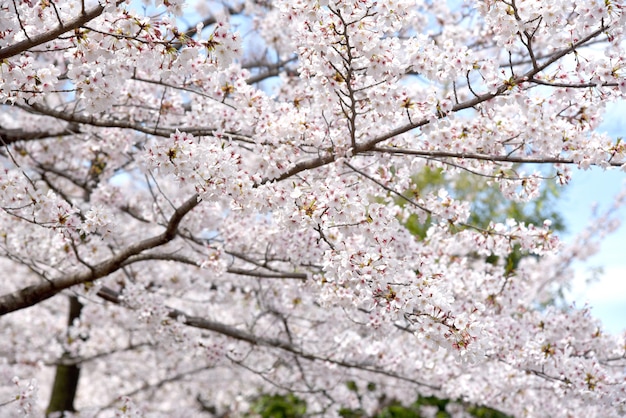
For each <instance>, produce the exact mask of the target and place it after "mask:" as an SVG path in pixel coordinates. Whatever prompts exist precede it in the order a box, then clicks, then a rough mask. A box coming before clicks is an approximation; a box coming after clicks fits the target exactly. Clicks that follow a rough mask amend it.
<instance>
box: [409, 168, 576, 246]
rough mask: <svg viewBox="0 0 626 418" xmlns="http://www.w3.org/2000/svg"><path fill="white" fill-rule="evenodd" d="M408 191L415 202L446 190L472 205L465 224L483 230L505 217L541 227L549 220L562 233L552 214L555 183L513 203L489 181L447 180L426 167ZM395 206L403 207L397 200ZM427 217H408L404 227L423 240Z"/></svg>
mask: <svg viewBox="0 0 626 418" xmlns="http://www.w3.org/2000/svg"><path fill="white" fill-rule="evenodd" d="M411 180H412V182H411V188H410V189H409V190H407V191H406V193H405V196H406V197H407V198H409V199H412V200H416V199H418V198H419V197H421V196H423V195H425V194H426V193H429V192H433V191H436V190H438V189H440V188H442V187H444V186H445V187H446V188H447V190H448V192H449V193H450V195H451V196H452V197H454V198H455V199H459V200H466V201H469V202H472V208H471V215H470V218H469V220H468V222H467V223H468V224H470V225H473V226H476V227H479V228H486V227H487V226H488V225H489V223H490V222H503V221H505V220H506V219H508V218H512V219H516V220H518V221H520V222H525V223H527V224H531V223H532V224H535V225H541V224H543V221H544V220H546V219H549V220H551V221H552V228H553V229H554V230H556V231H563V230H564V229H565V225H564V222H563V218H562V217H561V215H560V214H559V213H557V212H556V211H554V210H553V209H552V208H553V207H554V202H555V201H556V199H558V197H559V190H558V189H557V186H556V184H555V183H554V182H545V183H544V185H543V187H542V188H541V191H540V194H539V197H538V198H536V199H534V200H533V201H531V202H515V201H512V200H508V199H505V198H504V197H503V196H502V194H501V192H500V189H499V188H498V186H497V185H496V184H495V183H494V182H493V181H490V179H489V178H485V177H481V176H479V175H475V174H471V173H466V172H462V173H459V174H457V175H455V176H454V178H453V179H448V178H447V177H446V173H445V172H444V171H443V170H442V169H432V168H429V167H427V168H425V169H424V170H422V171H421V172H420V173H418V174H416V175H414V176H413V177H412V179H411ZM398 204H401V205H402V204H404V202H403V201H402V200H400V199H399V200H398ZM431 222H432V219H431V218H430V216H428V217H427V219H426V220H425V221H422V222H421V221H420V220H419V219H418V218H417V216H415V215H414V216H411V217H410V218H409V220H408V221H407V222H406V227H407V228H408V229H409V230H410V231H411V232H412V233H413V234H415V235H417V236H419V237H421V238H424V237H425V236H426V231H427V230H428V228H429V227H430V225H431Z"/></svg>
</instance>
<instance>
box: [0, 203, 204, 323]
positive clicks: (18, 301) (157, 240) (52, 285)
mask: <svg viewBox="0 0 626 418" xmlns="http://www.w3.org/2000/svg"><path fill="white" fill-rule="evenodd" d="M199 203H200V201H199V200H198V195H194V196H192V197H191V198H190V199H188V200H187V201H186V202H184V203H183V204H182V205H180V206H179V207H178V208H177V209H176V210H175V211H174V214H173V215H172V216H171V217H170V219H169V222H168V224H167V227H166V228H165V231H164V232H163V233H161V234H159V235H156V236H154V237H151V238H147V239H145V240H143V241H139V242H137V243H135V244H132V245H130V246H128V247H127V248H125V249H124V250H122V251H121V252H119V253H118V254H116V255H115V256H113V257H111V258H109V259H108V260H106V261H103V262H101V263H99V264H96V265H94V266H92V268H91V269H87V270H84V271H82V272H80V273H75V274H71V275H68V276H64V277H59V278H57V279H52V280H50V281H46V282H43V283H39V284H36V285H32V286H28V287H25V288H23V289H20V290H17V291H15V292H13V293H9V294H6V295H3V296H1V297H0V316H1V315H5V314H7V313H10V312H14V311H17V310H20V309H24V308H28V307H29V306H33V305H36V304H37V303H39V302H41V301H44V300H46V299H49V298H51V297H53V296H54V295H56V294H57V293H59V292H61V291H62V290H64V289H67V288H69V287H72V286H74V285H77V284H81V283H86V282H90V281H93V280H96V279H99V278H101V277H105V276H107V275H109V274H111V273H113V272H114V271H117V270H119V269H120V268H122V267H123V265H124V262H125V261H126V260H128V259H129V258H130V257H132V256H134V255H137V254H140V253H141V252H142V251H145V250H149V249H151V248H155V247H159V246H161V245H164V244H166V243H168V242H170V241H172V240H173V239H174V238H175V237H176V233H177V230H178V225H179V224H180V222H181V221H182V220H183V218H184V216H185V215H186V214H188V213H189V212H190V211H191V210H192V209H193V208H195V207H196V206H197V205H198V204H199Z"/></svg>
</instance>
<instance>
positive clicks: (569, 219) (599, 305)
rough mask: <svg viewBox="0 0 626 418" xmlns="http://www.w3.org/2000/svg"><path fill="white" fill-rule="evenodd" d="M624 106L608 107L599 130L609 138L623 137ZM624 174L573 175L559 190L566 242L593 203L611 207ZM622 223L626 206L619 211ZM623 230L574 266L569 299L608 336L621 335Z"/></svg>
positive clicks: (625, 283) (625, 263)
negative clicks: (586, 308)
mask: <svg viewBox="0 0 626 418" xmlns="http://www.w3.org/2000/svg"><path fill="white" fill-rule="evenodd" d="M625 116H626V102H624V101H623V102H621V103H616V104H611V105H609V106H607V111H606V114H605V118H604V122H603V124H602V125H601V126H600V128H599V130H600V131H605V132H607V133H608V134H610V135H611V136H612V137H614V138H617V137H619V136H623V137H625V138H626V117H625ZM625 181H626V173H625V172H623V171H621V170H619V169H617V170H610V171H603V170H601V169H598V168H594V169H591V170H587V171H582V170H574V172H573V176H572V182H571V183H570V185H569V186H567V187H566V188H565V189H564V190H563V195H562V198H561V200H560V201H559V203H558V207H557V210H558V212H560V213H561V214H562V215H563V218H564V219H565V221H566V225H567V228H568V233H567V234H566V235H565V236H564V239H565V240H567V238H568V237H571V236H572V235H574V234H576V233H578V232H580V231H582V230H583V229H584V228H585V226H586V225H588V224H589V221H590V219H591V214H592V204H593V203H597V204H598V205H599V209H600V212H602V210H603V209H607V208H608V207H610V205H611V204H612V201H613V198H614V197H615V195H616V194H618V193H619V192H620V191H621V190H622V188H623V187H624V186H625V184H624V183H625ZM619 217H620V219H621V220H622V222H623V223H624V222H626V207H623V208H622V209H621V210H620V212H619ZM624 245H626V225H622V226H621V227H620V228H619V229H618V230H617V231H615V232H614V233H613V234H611V235H609V236H608V237H607V238H606V239H605V240H604V241H603V243H602V246H601V248H600V251H599V252H598V253H597V254H596V255H595V256H593V257H591V258H590V259H589V260H587V261H586V262H584V263H578V264H577V265H576V273H577V278H576V280H575V283H574V286H573V289H572V291H571V292H570V294H569V300H571V301H575V302H576V306H579V307H580V306H583V305H584V304H585V303H586V302H587V303H589V305H590V306H592V312H593V314H594V316H597V317H599V318H600V319H602V322H603V324H604V326H605V330H607V331H609V332H612V333H619V332H622V331H626V255H625V253H624ZM593 267H601V268H602V269H603V271H604V272H603V274H602V275H601V276H600V277H599V280H596V281H593V282H592V283H585V282H586V279H587V278H589V277H590V276H591V274H590V273H589V269H590V268H593Z"/></svg>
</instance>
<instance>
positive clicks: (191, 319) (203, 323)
mask: <svg viewBox="0 0 626 418" xmlns="http://www.w3.org/2000/svg"><path fill="white" fill-rule="evenodd" d="M98 296H100V297H102V298H104V299H106V300H108V301H109V302H112V303H117V304H120V303H121V302H122V301H121V298H120V296H121V295H120V294H119V293H118V292H116V291H114V290H113V289H110V288H107V287H102V289H101V290H100V291H99V292H98ZM168 316H169V317H170V318H172V319H174V320H177V321H182V323H183V324H185V325H187V326H190V327H194V328H199V329H204V330H207V331H212V332H216V333H218V334H221V335H224V336H226V337H230V338H233V339H235V340H239V341H243V342H246V343H248V344H251V345H253V346H262V347H268V348H278V349H280V350H283V351H286V352H288V353H291V354H294V355H296V356H298V357H299V358H303V359H306V360H310V361H320V362H324V363H331V364H335V365H337V366H341V367H346V368H349V369H358V370H363V371H367V372H370V373H375V374H380V375H384V376H388V377H392V378H395V379H399V380H403V381H405V382H409V383H413V384H416V385H419V386H423V387H428V388H430V389H434V390H439V389H440V387H438V386H435V385H431V384H428V383H424V382H421V381H419V380H416V379H413V378H410V377H407V376H404V375H400V374H397V373H394V372H390V371H388V370H384V369H380V368H376V367H372V366H369V365H364V364H360V363H356V362H350V361H346V360H338V359H333V358H331V357H324V356H320V355H317V354H312V353H308V352H306V351H304V350H302V349H300V348H298V347H296V346H295V345H293V344H291V343H290V342H287V341H283V340H280V339H278V338H267V337H262V336H259V335H255V334H252V333H250V332H247V331H244V330H241V329H238V328H235V327H233V326H230V325H226V324H223V323H221V322H216V321H211V320H209V319H206V318H202V317H198V316H192V315H187V314H186V313H185V312H183V311H181V310H178V309H172V308H170V311H169V313H168Z"/></svg>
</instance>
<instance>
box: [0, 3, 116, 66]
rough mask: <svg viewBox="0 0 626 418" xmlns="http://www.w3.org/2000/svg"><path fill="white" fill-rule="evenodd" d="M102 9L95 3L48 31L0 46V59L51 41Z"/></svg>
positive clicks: (96, 14) (78, 26) (85, 21)
mask: <svg viewBox="0 0 626 418" xmlns="http://www.w3.org/2000/svg"><path fill="white" fill-rule="evenodd" d="M119 3H121V1H118V2H117V4H119ZM103 11H104V7H103V6H101V5H97V6H95V7H94V8H93V9H91V10H89V11H87V12H83V13H81V14H80V15H79V16H77V17H75V18H74V19H72V20H70V21H69V22H66V23H63V22H60V23H59V25H58V26H57V27H55V28H54V29H52V30H50V31H48V32H44V33H40V34H39V35H35V36H30V37H28V38H27V39H25V40H23V41H21V42H18V43H16V44H13V45H9V46H6V47H3V48H0V61H2V60H3V59H6V58H10V57H13V56H15V55H18V54H21V53H22V52H25V51H27V50H29V49H30V48H33V47H36V46H39V45H41V44H45V43H46V42H50V41H53V40H55V39H57V38H58V37H59V36H61V35H63V34H64V33H66V32H69V31H72V30H74V29H78V28H80V27H81V26H83V25H84V24H85V23H87V22H89V21H91V20H93V19H95V18H96V17H98V16H100V15H101V14H102V12H103Z"/></svg>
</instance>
